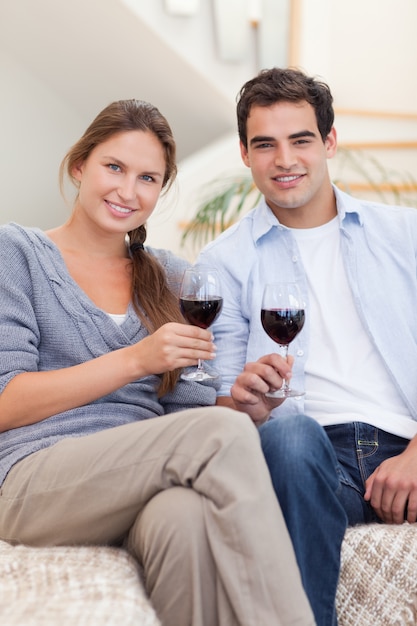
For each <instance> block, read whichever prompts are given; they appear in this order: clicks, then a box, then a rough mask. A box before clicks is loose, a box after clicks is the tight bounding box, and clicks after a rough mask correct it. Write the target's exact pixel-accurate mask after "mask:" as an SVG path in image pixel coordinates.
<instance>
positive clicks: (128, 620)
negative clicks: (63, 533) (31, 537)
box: [0, 541, 160, 626]
mask: <svg viewBox="0 0 417 626" xmlns="http://www.w3.org/2000/svg"><path fill="white" fill-rule="evenodd" d="M0 624H2V625H3V626H159V624H160V622H159V620H158V619H157V618H156V615H155V612H154V610H153V609H152V608H151V605H150V603H149V601H148V600H147V599H146V596H145V592H144V590H143V586H142V582H141V579H140V573H139V569H138V567H137V565H136V563H135V561H134V560H133V559H132V558H131V557H130V556H129V555H128V553H127V552H125V551H124V550H117V549H113V548H97V547H88V548H87V547H85V548H84V547H82V548H79V547H77V548H65V547H57V548H27V547H24V546H18V547H12V546H10V545H8V544H7V543H5V542H3V541H0Z"/></svg>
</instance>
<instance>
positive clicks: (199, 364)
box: [197, 359, 204, 372]
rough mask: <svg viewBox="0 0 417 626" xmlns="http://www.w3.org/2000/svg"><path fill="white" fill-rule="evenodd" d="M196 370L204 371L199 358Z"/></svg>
mask: <svg viewBox="0 0 417 626" xmlns="http://www.w3.org/2000/svg"><path fill="white" fill-rule="evenodd" d="M197 370H198V371H199V372H204V367H203V361H202V360H201V359H198V363H197Z"/></svg>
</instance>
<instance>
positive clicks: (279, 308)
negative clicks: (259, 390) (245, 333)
mask: <svg viewBox="0 0 417 626" xmlns="http://www.w3.org/2000/svg"><path fill="white" fill-rule="evenodd" d="M304 321H305V306H304V302H303V299H302V297H301V292H300V289H299V287H298V285H297V284H296V283H270V284H267V285H265V289H264V293H263V297H262V308H261V323H262V327H263V329H264V331H265V332H266V333H267V335H268V336H269V337H270V338H271V339H272V340H273V341H275V343H277V344H278V345H279V346H280V348H281V352H282V355H283V356H284V358H287V355H288V346H289V345H290V343H291V342H292V341H293V340H294V339H295V338H296V336H297V335H298V334H299V333H300V332H301V330H302V328H303V326H304ZM304 393H305V392H304V391H297V390H295V389H291V388H290V386H289V384H288V381H287V380H285V379H284V381H283V384H282V387H281V388H280V389H275V390H270V391H268V392H267V393H266V394H265V395H267V396H268V397H272V398H289V397H298V396H302V395H304Z"/></svg>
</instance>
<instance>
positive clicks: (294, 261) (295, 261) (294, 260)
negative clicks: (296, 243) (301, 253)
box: [292, 255, 298, 263]
mask: <svg viewBox="0 0 417 626" xmlns="http://www.w3.org/2000/svg"><path fill="white" fill-rule="evenodd" d="M292 260H293V263H297V261H298V256H295V255H294V256H293V258H292Z"/></svg>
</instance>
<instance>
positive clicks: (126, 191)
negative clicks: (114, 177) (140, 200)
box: [118, 176, 136, 200]
mask: <svg viewBox="0 0 417 626" xmlns="http://www.w3.org/2000/svg"><path fill="white" fill-rule="evenodd" d="M118 194H119V196H120V198H123V200H131V199H132V198H134V197H135V196H136V178H130V177H129V176H124V177H123V179H122V180H121V181H120V184H119V188H118Z"/></svg>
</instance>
